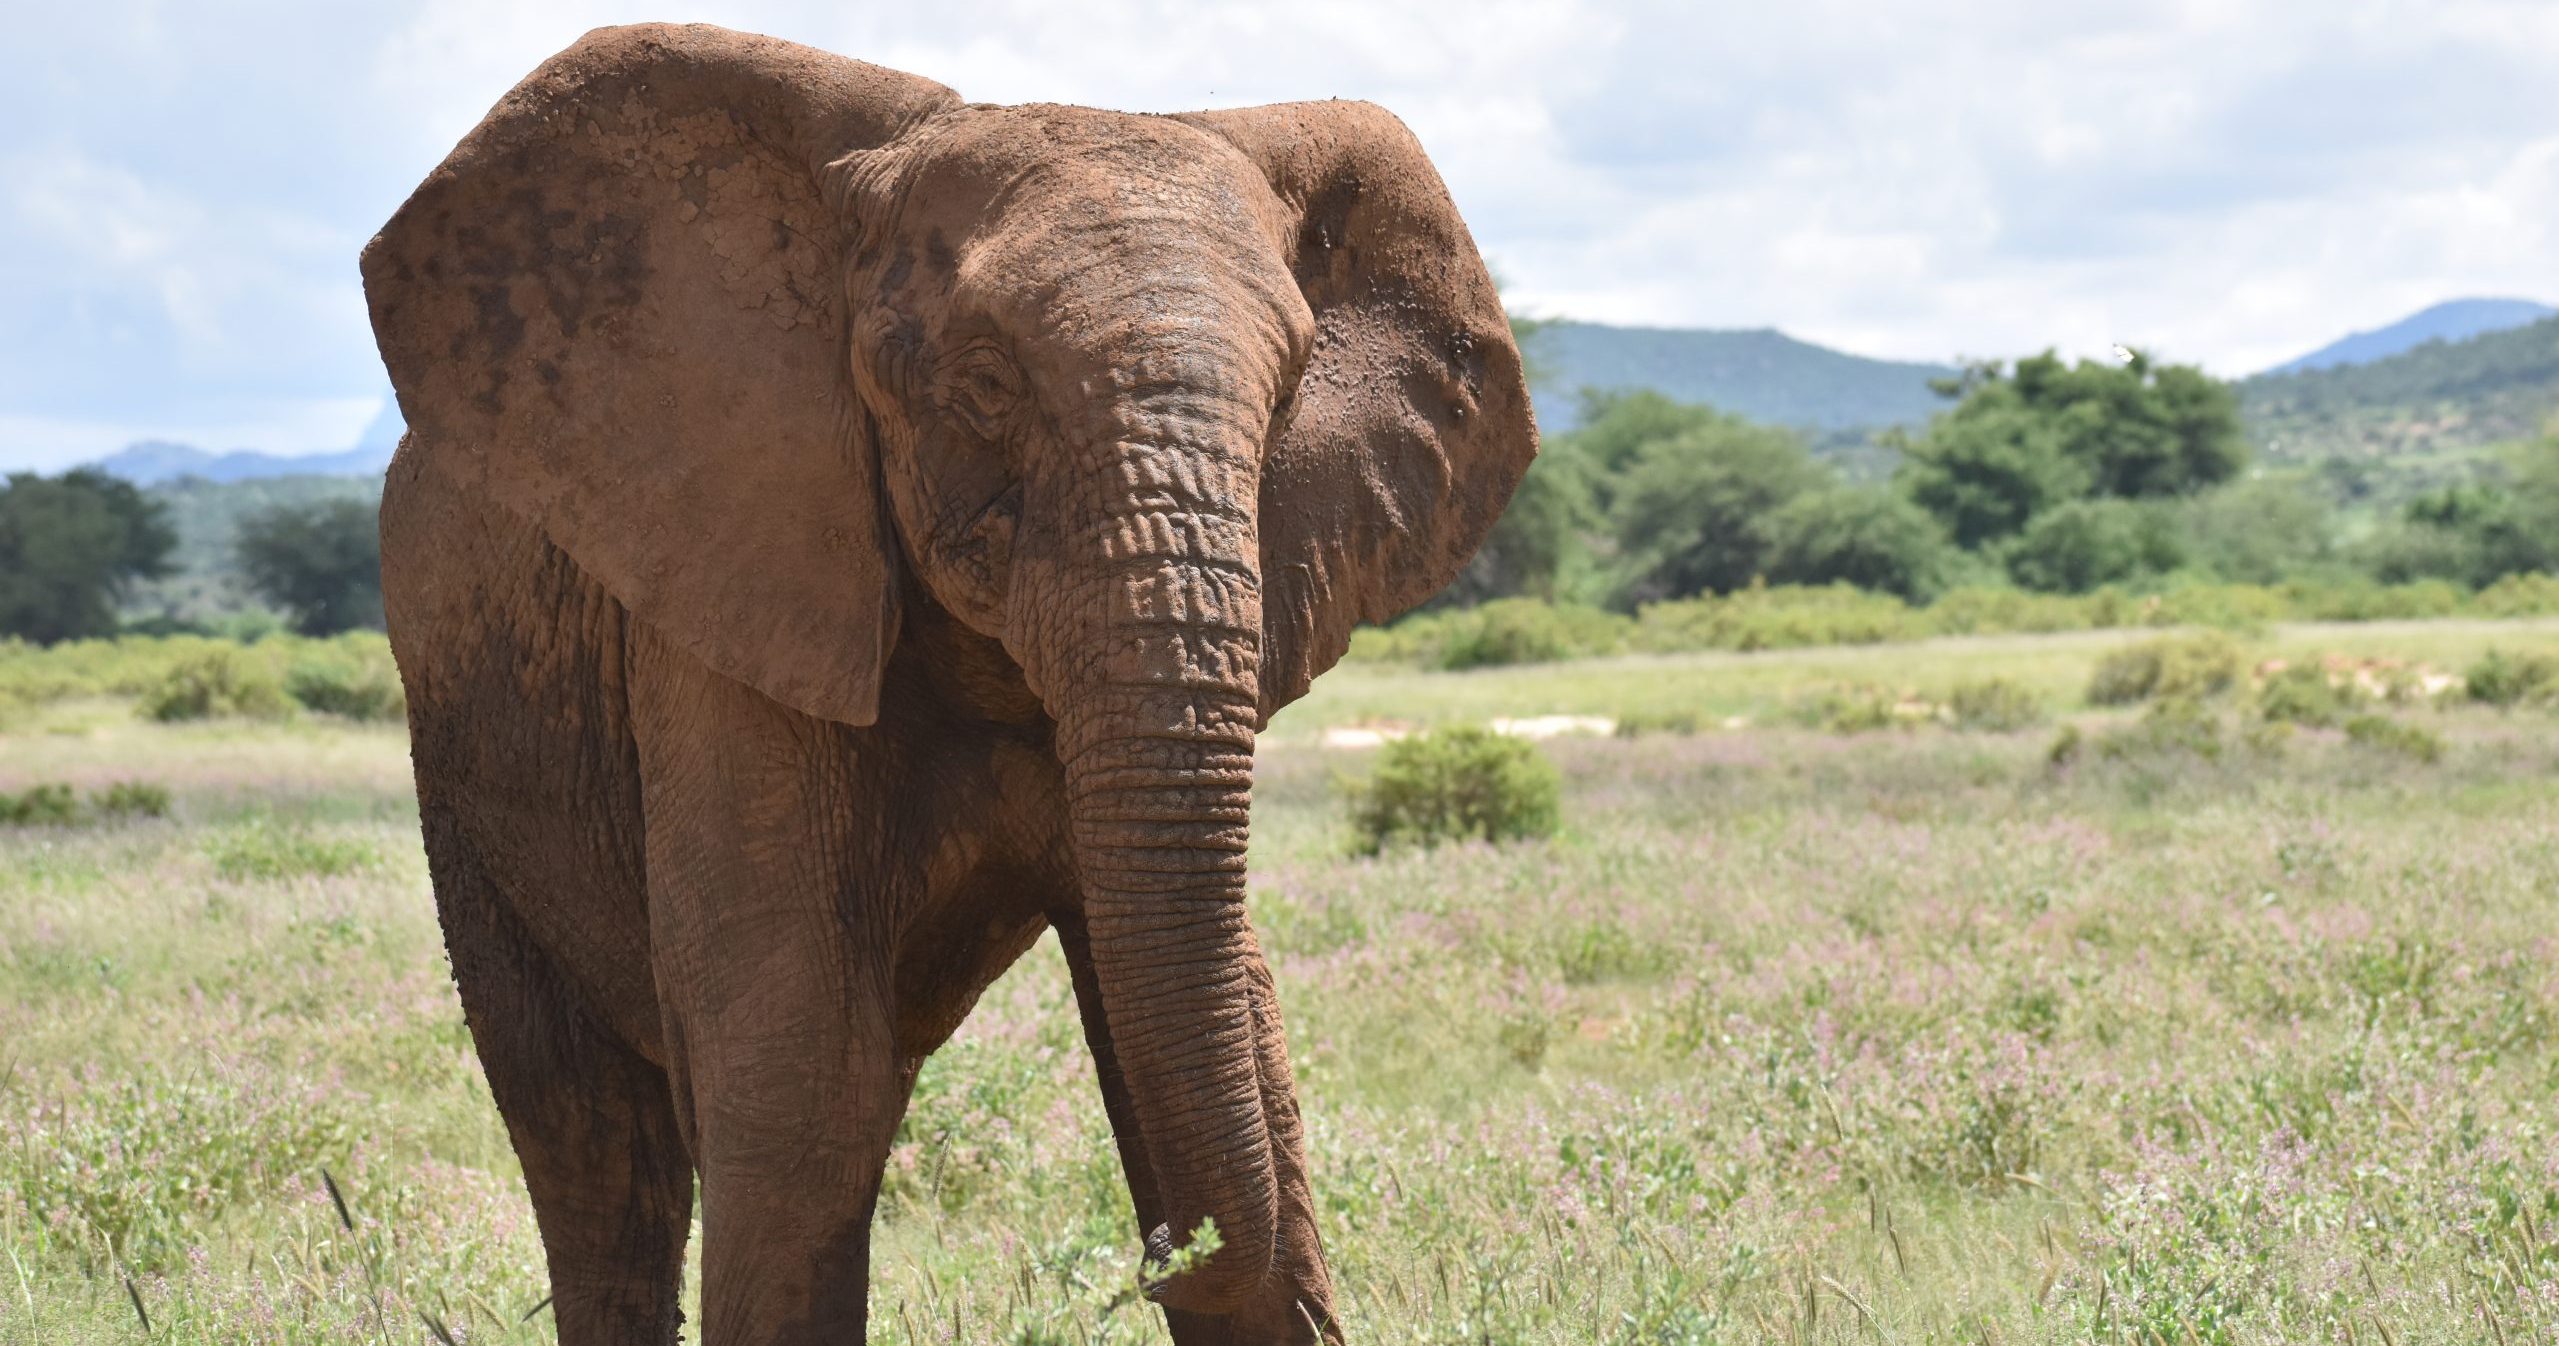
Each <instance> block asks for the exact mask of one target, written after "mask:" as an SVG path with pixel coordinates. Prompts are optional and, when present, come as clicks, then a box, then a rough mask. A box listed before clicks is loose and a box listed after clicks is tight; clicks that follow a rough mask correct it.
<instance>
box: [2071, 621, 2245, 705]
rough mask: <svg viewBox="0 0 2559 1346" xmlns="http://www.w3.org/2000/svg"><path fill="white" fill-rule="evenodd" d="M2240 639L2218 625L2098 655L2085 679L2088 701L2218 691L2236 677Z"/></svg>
mask: <svg viewBox="0 0 2559 1346" xmlns="http://www.w3.org/2000/svg"><path fill="white" fill-rule="evenodd" d="M2240 664H2241V659H2240V653H2239V645H2238V643H2237V642H2236V641H2233V640H2232V639H2231V638H2230V637H2229V636H2226V635H2224V634H2222V633H2221V632H2218V631H2206V632H2203V633H2201V634H2199V635H2191V636H2162V637H2160V638H2159V639H2157V640H2145V641H2143V642H2141V643H2140V644H2138V645H2128V646H2126V647H2124V648H2123V649H2120V650H2116V651H2115V652H2113V653H2112V654H2109V655H2107V656H2106V657H2105V658H2103V659H2100V660H2098V661H2097V670H2096V672H2095V673H2093V674H2091V675H2090V676H2089V679H2088V704H2090V705H2092V706H2129V705H2132V704H2133V703H2135V702H2139V701H2155V700H2168V699H2172V698H2186V699H2189V700H2197V701H2200V700H2203V699H2205V698H2208V697H2215V696H2219V695H2221V694H2222V693H2224V692H2227V691H2229V690H2230V689H2231V688H2232V687H2235V686H2237V685H2238V683H2239V675H2240Z"/></svg>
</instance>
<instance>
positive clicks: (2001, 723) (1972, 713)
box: [1946, 678, 2044, 734]
mask: <svg viewBox="0 0 2559 1346" xmlns="http://www.w3.org/2000/svg"><path fill="white" fill-rule="evenodd" d="M1946 713H1947V715H1948V717H1949V718H1951V719H1952V720H1953V721H1954V724H1955V727H1956V728H1957V729H1976V730H1984V731H1987V732H1990V733H1994V734H1998V733H2006V732H2008V731H2009V730H2012V729H2024V728H2026V727H2028V726H2030V725H2036V724H2041V723H2043V719H2044V701H2043V698H2042V697H2039V696H2037V695H2035V694H2034V692H2032V691H2030V690H2028V689H2027V688H2026V686H2025V685H2024V684H2022V683H2018V682H2014V681H2012V680H2010V679H2007V678H1983V679H1979V680H1977V681H1973V682H1963V683H1957V684H1956V685H1955V690H1954V691H1952V692H1950V693H1948V694H1947V696H1946Z"/></svg>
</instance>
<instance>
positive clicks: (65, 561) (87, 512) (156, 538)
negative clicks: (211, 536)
mask: <svg viewBox="0 0 2559 1346" xmlns="http://www.w3.org/2000/svg"><path fill="white" fill-rule="evenodd" d="M177 541H178V540H177V535H176V534H175V533H174V532H172V531H171V530H170V528H169V524H168V520H167V519H166V518H165V517H164V510H163V509H162V507H161V505H160V502H158V501H156V500H153V499H151V498H149V497H148V496H145V495H143V494H142V492H140V491H138V490H136V489H134V486H133V483H131V482H128V481H124V480H121V479H119V478H116V477H111V476H108V475H107V474H106V473H104V472H100V471H97V470H95V469H93V468H78V469H75V470H73V471H70V472H65V473H63V474H62V475H61V476H59V477H43V476H38V475H36V474H35V473H32V472H19V473H13V474H12V475H11V476H10V477H9V479H8V482H7V484H6V485H0V635H9V636H15V637H17V638H19V639H21V640H32V641H36V642H39V643H51V642H53V641H57V640H72V639H77V638H80V637H84V636H105V635H113V634H115V630H116V604H117V603H118V602H119V601H120V600H121V599H122V598H123V597H124V594H125V592H126V590H127V589H128V588H129V587H130V586H131V585H132V583H133V581H135V580H139V579H157V578H159V577H160V576H162V575H165V574H167V573H169V551H170V549H171V548H173V547H175V546H176V545H177Z"/></svg>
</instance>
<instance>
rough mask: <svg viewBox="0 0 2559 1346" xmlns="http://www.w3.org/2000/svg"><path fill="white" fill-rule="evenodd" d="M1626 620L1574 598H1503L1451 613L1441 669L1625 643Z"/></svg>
mask: <svg viewBox="0 0 2559 1346" xmlns="http://www.w3.org/2000/svg"><path fill="white" fill-rule="evenodd" d="M1629 626H1630V623H1628V622H1627V620H1626V619H1625V618H1623V617H1620V616H1618V615H1617V614H1615V613H1612V612H1602V611H1600V610H1599V609H1597V608H1586V607H1582V606H1580V605H1579V604H1574V603H1547V602H1542V601H1540V600H1538V599H1534V598H1503V599H1496V600H1495V601H1493V602H1490V603H1486V604H1485V605H1483V606H1482V607H1479V608H1472V609H1469V610H1467V611H1465V612H1461V613H1454V614H1451V615H1450V618H1449V620H1448V622H1447V624H1446V627H1445V634H1444V636H1443V637H1442V640H1441V643H1440V647H1439V659H1438V663H1439V666H1440V667H1441V668H1446V669H1464V668H1490V667H1495V666H1498V665H1503V664H1541V663H1549V662H1552V661H1554V660H1557V659H1570V658H1574V657H1576V656H1581V655H1592V654H1610V653H1614V652H1615V651H1617V650H1619V649H1622V648H1624V646H1625V643H1626V633H1627V631H1628V629H1629Z"/></svg>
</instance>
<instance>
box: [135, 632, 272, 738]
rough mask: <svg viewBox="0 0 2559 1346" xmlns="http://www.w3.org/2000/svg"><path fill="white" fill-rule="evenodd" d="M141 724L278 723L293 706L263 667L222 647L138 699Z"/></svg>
mask: <svg viewBox="0 0 2559 1346" xmlns="http://www.w3.org/2000/svg"><path fill="white" fill-rule="evenodd" d="M135 709H136V710H138V711H139V712H140V713H141V715H142V717H143V718H144V719H149V720H159V721H162V722H164V723H166V722H170V721H176V720H207V719H212V718H213V717H215V716H217V715H237V716H240V717H242V718H244V719H251V720H280V719H283V718H284V717H285V716H286V715H288V714H291V713H292V710H293V703H292V702H290V701H288V700H287V699H286V698H285V695H284V688H283V686H282V685H281V684H280V683H278V682H277V681H276V678H275V674H274V673H273V672H272V671H270V670H269V669H268V668H267V666H266V664H265V663H264V662H263V661H260V660H257V659H253V658H251V657H250V656H249V655H248V654H247V653H246V652H244V651H241V650H237V649H232V648H229V647H226V646H220V645H214V646H208V647H206V648H204V649H203V650H201V651H198V652H197V653H195V654H193V655H190V656H188V657H187V658H184V659H181V660H179V661H178V662H177V663H176V664H175V665H173V666H171V667H170V669H169V670H168V672H167V673H165V674H163V675H162V676H161V677H160V679H159V680H158V681H157V682H155V683H153V684H152V685H151V686H149V687H148V688H146V689H144V691H143V693H142V701H141V704H140V705H139V706H137V707H135Z"/></svg>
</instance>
